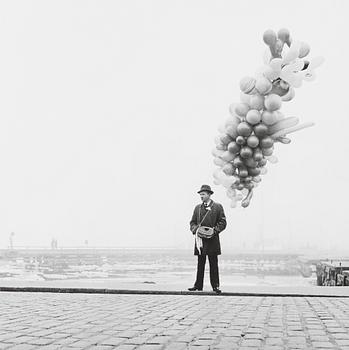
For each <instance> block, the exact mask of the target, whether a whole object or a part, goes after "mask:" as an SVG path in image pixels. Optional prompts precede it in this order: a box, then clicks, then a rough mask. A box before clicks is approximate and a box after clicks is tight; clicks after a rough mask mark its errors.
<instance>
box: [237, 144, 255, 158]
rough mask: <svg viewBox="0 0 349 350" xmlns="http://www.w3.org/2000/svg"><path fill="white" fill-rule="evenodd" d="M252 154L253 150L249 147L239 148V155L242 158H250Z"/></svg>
mask: <svg viewBox="0 0 349 350" xmlns="http://www.w3.org/2000/svg"><path fill="white" fill-rule="evenodd" d="M252 155H253V151H252V149H251V148H250V147H248V146H244V147H242V148H241V151H240V156H241V157H242V158H250V157H252Z"/></svg>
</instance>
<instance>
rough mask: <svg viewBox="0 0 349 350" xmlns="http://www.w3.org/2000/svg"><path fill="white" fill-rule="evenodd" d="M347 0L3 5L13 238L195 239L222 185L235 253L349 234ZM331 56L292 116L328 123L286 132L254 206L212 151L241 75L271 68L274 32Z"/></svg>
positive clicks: (6, 219)
mask: <svg viewBox="0 0 349 350" xmlns="http://www.w3.org/2000/svg"><path fill="white" fill-rule="evenodd" d="M347 13H348V5H347V2H346V1H344V0H343V1H307V2H304V1H292V2H291V1H289V2H280V1H263V2H261V1H257V0H256V1H246V0H244V1H202V0H200V1H163V0H156V1H155V0H154V1H132V0H131V1H130V0H127V1H126V0H125V1H119V0H118V1H85V0H84V1H46V0H45V1H8V2H1V3H0V17H1V18H0V32H1V36H0V47H1V54H0V67H1V74H0V96H1V100H0V116H1V119H0V120H1V124H0V157H1V165H2V166H1V172H0V212H1V220H0V247H3V248H5V247H7V246H8V244H9V234H10V233H11V232H14V233H15V236H14V244H15V245H23V246H25V245H49V244H50V241H51V238H52V237H55V238H56V239H57V240H58V243H59V245H61V246H69V245H83V243H84V240H88V242H89V245H102V246H173V247H192V245H193V237H192V235H191V233H190V231H189V220H190V218H191V215H192V212H193V209H194V206H195V204H198V203H199V196H198V194H197V193H196V192H197V191H198V189H199V188H200V186H201V185H202V184H210V185H211V186H212V188H213V190H214V191H215V194H214V196H213V199H214V200H216V201H218V202H220V203H222V204H223V206H224V209H225V212H226V215H227V219H228V226H227V229H226V230H225V231H224V232H222V234H221V243H222V250H223V253H224V249H225V248H227V247H229V248H234V247H242V246H251V245H253V244H256V242H258V241H260V240H261V239H262V237H263V238H264V241H265V244H266V245H269V246H286V247H287V246H288V247H292V246H296V245H297V246H304V245H307V244H308V245H309V244H310V245H314V244H315V245H317V246H319V247H342V246H344V245H345V244H346V245H347V246H348V245H349V234H348V232H349V223H348V204H347V200H348V195H349V190H348V163H347V157H348V154H349V146H348V144H349V142H348V128H349V121H348V118H349V115H348V87H347V86H348V78H349V77H348V62H349V54H348V51H349V50H348V46H347V41H348V38H347V35H348V34H347V33H348V29H349V28H348V18H347ZM281 27H286V28H288V29H289V30H290V31H291V35H292V37H293V38H294V39H296V40H302V41H305V42H307V43H309V44H310V46H311V52H310V56H309V57H310V58H311V57H316V56H324V57H325V60H326V61H325V63H324V64H323V65H322V66H321V67H320V68H319V69H318V70H317V79H316V80H315V81H314V82H310V83H307V82H304V84H303V85H302V87H301V88H299V89H297V90H296V97H295V98H294V100H292V101H291V102H285V103H283V106H282V109H281V111H282V112H283V113H284V114H285V115H286V116H297V117H299V118H300V120H301V121H302V122H308V121H314V122H315V123H316V125H315V127H313V128H310V129H306V130H303V131H300V132H298V133H295V134H292V135H291V139H292V142H291V144H289V145H282V144H277V145H276V147H275V153H274V154H275V155H276V156H277V157H278V158H279V162H278V163H277V164H274V165H273V164H269V165H268V173H267V174H266V175H265V176H264V177H263V180H262V183H261V184H260V186H259V187H258V188H257V189H256V190H255V192H254V197H253V199H252V202H251V204H250V206H249V207H248V208H247V209H242V208H236V209H233V208H230V207H229V204H230V201H229V199H228V198H227V197H226V195H225V190H224V188H223V187H221V186H214V185H213V179H212V172H213V170H214V169H215V166H214V165H213V162H212V160H213V158H212V156H211V150H212V148H213V147H214V142H213V140H214V137H215V136H216V135H217V133H218V131H217V128H218V126H219V125H220V124H221V123H222V122H223V121H224V120H225V119H226V117H227V116H228V107H229V105H230V104H231V103H232V102H238V101H239V81H240V79H241V78H242V77H243V76H245V75H253V74H254V73H255V71H256V70H257V68H258V67H259V66H261V65H262V63H263V61H262V55H263V52H264V50H265V47H266V46H265V45H264V43H263V41H262V35H263V32H264V30H266V29H269V28H271V29H274V30H278V29H279V28H281Z"/></svg>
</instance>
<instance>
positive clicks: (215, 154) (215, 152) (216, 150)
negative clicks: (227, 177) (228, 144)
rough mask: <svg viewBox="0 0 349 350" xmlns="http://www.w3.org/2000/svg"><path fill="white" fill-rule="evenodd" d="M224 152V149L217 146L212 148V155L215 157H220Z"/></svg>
mask: <svg viewBox="0 0 349 350" xmlns="http://www.w3.org/2000/svg"><path fill="white" fill-rule="evenodd" d="M223 153H224V151H222V150H219V149H217V148H213V149H212V155H213V156H214V157H220V156H221V155H222V154H223Z"/></svg>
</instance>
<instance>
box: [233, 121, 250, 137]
mask: <svg viewBox="0 0 349 350" xmlns="http://www.w3.org/2000/svg"><path fill="white" fill-rule="evenodd" d="M237 132H238V134H239V135H241V136H246V137H247V136H250V135H251V133H252V128H251V127H250V125H249V124H247V123H246V122H241V123H240V124H239V125H238V126H237Z"/></svg>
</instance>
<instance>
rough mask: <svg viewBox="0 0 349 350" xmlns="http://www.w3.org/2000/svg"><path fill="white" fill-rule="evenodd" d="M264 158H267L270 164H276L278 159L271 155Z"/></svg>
mask: <svg viewBox="0 0 349 350" xmlns="http://www.w3.org/2000/svg"><path fill="white" fill-rule="evenodd" d="M265 158H266V159H268V160H269V162H270V163H272V164H276V163H277V162H278V161H279V160H278V159H277V157H276V156H274V155H272V156H269V157H265Z"/></svg>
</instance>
